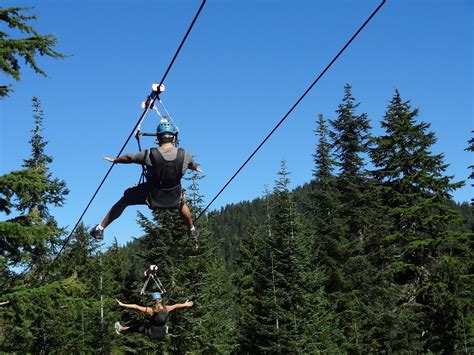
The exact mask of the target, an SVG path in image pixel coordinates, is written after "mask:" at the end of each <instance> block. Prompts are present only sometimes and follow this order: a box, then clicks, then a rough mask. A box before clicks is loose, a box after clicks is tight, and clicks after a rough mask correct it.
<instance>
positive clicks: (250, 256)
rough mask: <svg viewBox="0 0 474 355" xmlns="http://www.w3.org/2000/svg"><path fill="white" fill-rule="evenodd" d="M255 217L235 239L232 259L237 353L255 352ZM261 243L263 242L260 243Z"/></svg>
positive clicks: (257, 265)
mask: <svg viewBox="0 0 474 355" xmlns="http://www.w3.org/2000/svg"><path fill="white" fill-rule="evenodd" d="M257 225H258V224H257V221H256V220H255V219H254V218H253V219H252V220H251V222H250V224H249V226H248V228H247V231H246V233H245V234H243V235H242V237H241V240H240V243H239V255H240V256H239V258H238V259H237V261H236V266H237V268H236V271H235V273H234V274H233V277H232V280H233V283H234V285H235V286H236V303H237V309H236V312H237V314H236V316H237V322H236V326H237V329H238V337H237V341H238V344H239V348H238V353H241V354H255V353H258V351H259V348H258V336H257V334H258V327H259V324H258V322H257V319H256V317H255V314H256V313H257V312H258V311H259V310H258V306H257V302H258V299H257V297H258V295H257V292H256V287H257V285H256V282H257V280H256V274H257V272H258V270H262V269H263V266H264V265H261V260H260V258H258V256H259V245H261V244H262V241H261V240H259V238H260V234H259V231H258V229H257ZM262 246H263V245H262Z"/></svg>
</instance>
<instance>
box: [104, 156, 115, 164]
mask: <svg viewBox="0 0 474 355" xmlns="http://www.w3.org/2000/svg"><path fill="white" fill-rule="evenodd" d="M104 160H107V161H109V162H111V163H115V158H111V157H104Z"/></svg>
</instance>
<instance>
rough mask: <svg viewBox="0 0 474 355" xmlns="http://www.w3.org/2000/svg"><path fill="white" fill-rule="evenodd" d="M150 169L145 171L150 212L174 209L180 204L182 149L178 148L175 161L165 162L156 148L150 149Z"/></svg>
mask: <svg viewBox="0 0 474 355" xmlns="http://www.w3.org/2000/svg"><path fill="white" fill-rule="evenodd" d="M150 161H151V168H149V169H147V170H146V174H145V177H146V181H147V184H148V197H147V203H148V207H150V209H152V210H156V209H162V208H175V207H178V206H179V204H180V202H181V193H182V187H181V178H182V177H183V163H184V149H182V148H178V153H177V155H176V159H174V160H166V159H165V158H163V155H162V154H161V153H160V151H159V150H158V149H157V148H152V149H150Z"/></svg>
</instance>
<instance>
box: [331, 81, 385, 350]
mask: <svg viewBox="0 0 474 355" xmlns="http://www.w3.org/2000/svg"><path fill="white" fill-rule="evenodd" d="M344 91H345V94H344V97H343V100H342V103H341V104H340V105H339V108H338V110H337V111H336V112H337V114H338V117H337V119H335V120H333V121H331V124H332V126H333V130H332V131H331V132H330V137H331V139H332V148H333V149H334V151H335V153H336V154H335V156H336V158H337V160H336V165H337V166H339V176H338V177H337V180H336V188H337V196H338V206H337V208H336V211H335V218H334V225H335V226H337V231H336V235H337V236H336V238H335V240H336V241H338V245H336V246H339V248H337V249H336V250H337V253H338V255H337V259H338V260H337V259H336V260H334V262H335V263H336V265H337V268H339V269H338V271H339V272H338V274H337V275H338V276H339V277H338V278H337V279H335V280H336V281H337V283H336V284H335V285H333V286H332V287H333V288H332V290H331V293H330V295H331V297H332V298H333V302H334V303H335V304H336V305H337V312H338V313H339V315H340V323H339V326H340V327H341V330H342V331H343V332H344V335H345V342H344V344H343V349H345V350H346V351H349V352H356V353H361V352H366V351H374V350H376V347H374V346H373V345H371V343H374V340H373V339H371V337H372V332H373V331H374V329H373V327H374V325H373V324H372V322H373V320H372V319H370V317H369V310H371V309H372V312H373V313H372V315H373V314H376V312H379V311H380V310H377V311H374V307H373V305H374V304H377V302H375V301H376V300H378V301H380V298H381V297H380V295H377V293H376V292H375V290H376V289H377V281H376V280H377V277H378V274H377V272H376V271H377V268H376V265H375V264H374V255H375V254H374V252H377V248H378V236H379V235H380V231H381V230H383V225H384V224H383V223H381V220H382V217H381V216H380V215H379V214H378V211H379V205H380V203H379V197H378V192H377V189H376V186H375V184H374V182H373V181H371V180H370V178H369V175H368V173H367V169H366V160H365V157H366V155H367V154H368V150H369V147H370V141H371V137H370V132H369V130H370V124H369V120H368V117H367V114H365V113H362V114H357V113H356V110H357V108H358V107H359V105H360V104H359V103H356V101H355V99H354V97H353V96H352V92H351V86H350V85H349V84H347V85H346V86H345V88H344ZM372 291H374V292H372Z"/></svg>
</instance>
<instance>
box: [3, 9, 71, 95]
mask: <svg viewBox="0 0 474 355" xmlns="http://www.w3.org/2000/svg"><path fill="white" fill-rule="evenodd" d="M29 10H30V9H27V8H21V7H6V8H4V7H0V22H3V23H4V24H5V25H6V26H8V28H10V29H11V30H14V31H19V32H21V33H24V34H26V35H27V36H28V37H25V38H9V37H10V36H9V35H8V34H7V33H6V32H4V31H0V48H1V51H0V70H1V71H2V72H3V73H5V74H6V75H8V76H10V77H12V78H13V79H15V80H16V81H19V80H20V78H21V72H20V68H21V66H20V63H19V60H18V59H19V58H22V59H24V60H25V63H26V64H27V65H29V66H30V67H31V68H32V69H33V70H34V71H35V72H36V73H39V74H42V75H44V76H46V72H44V71H43V70H42V69H41V68H40V67H39V66H38V65H37V63H36V57H37V56H38V55H39V56H44V55H46V56H48V57H51V58H64V55H63V54H61V53H59V52H57V51H56V50H55V49H54V47H56V46H57V38H56V36H55V35H51V34H47V35H42V34H40V33H39V32H37V31H36V30H35V29H34V28H33V27H31V26H30V25H28V22H29V21H31V20H36V16H35V15H27V14H24V13H25V12H27V11H29ZM11 87H12V85H11V84H10V85H7V84H3V83H2V84H0V99H2V98H4V97H5V96H8V94H9V93H10V92H11V91H12V88H11Z"/></svg>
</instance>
